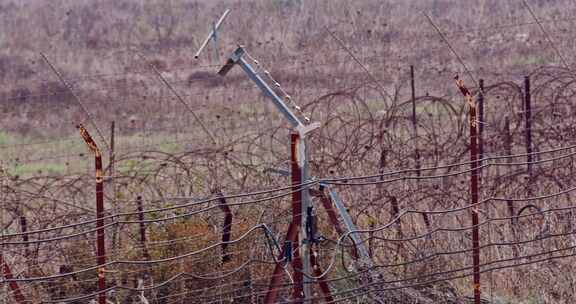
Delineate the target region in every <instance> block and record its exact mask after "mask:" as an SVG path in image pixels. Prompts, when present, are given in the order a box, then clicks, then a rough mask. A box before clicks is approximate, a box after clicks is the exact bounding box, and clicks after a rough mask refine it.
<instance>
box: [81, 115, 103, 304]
mask: <svg viewBox="0 0 576 304" xmlns="http://www.w3.org/2000/svg"><path fill="white" fill-rule="evenodd" d="M78 129H79V130H80V135H81V136H82V139H84V142H85V143H86V145H87V146H88V148H89V149H90V151H92V153H94V160H95V171H96V174H95V175H96V228H97V230H96V263H97V264H98V266H99V267H98V296H97V298H98V304H106V292H105V290H106V270H105V269H104V266H103V265H104V264H106V244H105V231H104V173H103V171H102V153H101V152H100V149H99V148H98V146H97V145H96V142H95V141H94V140H93V139H92V137H91V136H90V134H89V133H88V130H86V128H84V126H82V125H78Z"/></svg>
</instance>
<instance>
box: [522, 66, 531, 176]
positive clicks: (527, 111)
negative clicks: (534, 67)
mask: <svg viewBox="0 0 576 304" xmlns="http://www.w3.org/2000/svg"><path fill="white" fill-rule="evenodd" d="M524 122H525V129H524V130H525V132H526V134H525V136H526V153H527V155H526V162H528V175H530V177H532V158H533V157H532V97H531V94H530V77H529V76H525V77H524Z"/></svg>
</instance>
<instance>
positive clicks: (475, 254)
mask: <svg viewBox="0 0 576 304" xmlns="http://www.w3.org/2000/svg"><path fill="white" fill-rule="evenodd" d="M456 85H457V86H458V88H459V89H460V92H461V93H462V95H464V98H465V99H466V102H467V104H468V106H469V108H470V110H469V117H470V120H469V126H470V169H471V174H470V199H471V200H470V203H471V205H472V263H473V272H474V304H480V301H481V298H480V287H481V286H480V231H479V226H478V225H479V223H480V221H479V219H478V207H479V206H478V132H477V126H478V120H477V115H476V103H475V101H474V99H473V97H472V94H471V93H470V91H469V90H468V89H467V88H466V87H465V86H464V81H462V80H460V79H458V76H456Z"/></svg>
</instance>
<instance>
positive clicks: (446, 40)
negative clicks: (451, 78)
mask: <svg viewBox="0 0 576 304" xmlns="http://www.w3.org/2000/svg"><path fill="white" fill-rule="evenodd" d="M423 14H424V16H426V18H427V19H428V22H430V24H431V25H432V26H433V27H434V29H435V30H436V32H438V35H440V38H442V40H444V42H445V43H446V45H448V48H450V51H451V52H452V54H454V56H455V57H456V59H458V61H459V62H460V64H461V65H462V66H463V67H464V69H465V70H466V73H467V74H468V76H469V77H470V78H471V79H472V81H473V82H474V83H475V84H476V86H478V82H477V81H476V78H474V75H472V72H470V69H468V66H466V63H464V60H462V57H460V55H458V53H457V52H456V50H455V49H454V47H452V44H450V41H448V39H447V38H446V36H445V35H444V33H442V31H441V30H440V28H439V27H438V26H436V24H435V23H434V21H432V18H430V16H428V14H426V13H424V12H423Z"/></svg>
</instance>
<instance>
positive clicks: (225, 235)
mask: <svg viewBox="0 0 576 304" xmlns="http://www.w3.org/2000/svg"><path fill="white" fill-rule="evenodd" d="M218 196H219V198H218V201H219V202H220V205H219V206H220V209H221V210H222V212H224V224H223V227H222V262H224V263H226V262H228V261H230V254H229V253H228V251H227V250H228V242H230V232H231V231H232V211H230V207H229V206H228V203H227V202H226V199H225V198H224V195H223V194H222V193H221V192H218Z"/></svg>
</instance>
